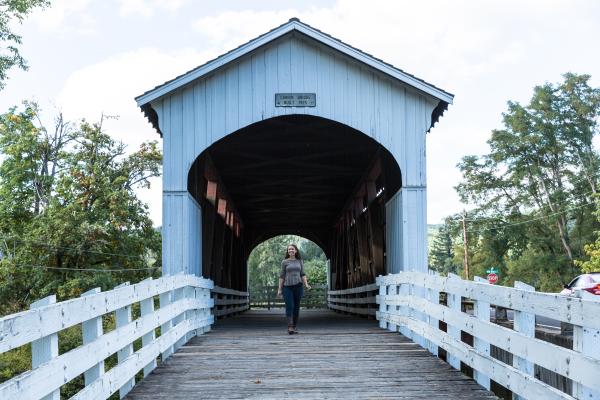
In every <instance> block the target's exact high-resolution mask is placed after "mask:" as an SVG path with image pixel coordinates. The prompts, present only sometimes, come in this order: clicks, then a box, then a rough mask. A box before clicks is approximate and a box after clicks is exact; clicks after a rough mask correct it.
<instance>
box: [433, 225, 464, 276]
mask: <svg viewBox="0 0 600 400" xmlns="http://www.w3.org/2000/svg"><path fill="white" fill-rule="evenodd" d="M459 265H460V264H459ZM459 265H456V264H455V262H454V243H453V240H452V235H451V232H450V227H449V226H448V224H447V223H444V224H443V225H442V226H440V228H439V230H438V231H437V233H436V234H435V236H434V238H433V243H432V245H431V250H430V251H429V268H430V269H432V270H434V271H437V272H440V273H443V274H447V273H448V272H451V273H454V274H456V273H458V270H459V269H460V266H459Z"/></svg>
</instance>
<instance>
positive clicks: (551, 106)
mask: <svg viewBox="0 0 600 400" xmlns="http://www.w3.org/2000/svg"><path fill="white" fill-rule="evenodd" d="M590 78H591V77H590V76H589V75H577V74H571V73H569V74H565V75H564V76H563V81H562V82H559V83H556V84H551V83H546V84H543V85H541V86H537V87H535V88H534V91H533V95H532V97H531V100H530V101H529V103H528V104H525V105H523V104H519V103H518V102H513V101H509V102H508V106H507V110H506V111H505V112H504V114H503V126H502V127H501V128H499V129H496V130H494V131H492V132H491V136H490V139H489V140H488V144H489V149H490V151H489V152H488V153H487V154H483V155H467V156H465V157H463V159H462V160H461V162H460V163H459V164H458V166H457V167H458V168H459V169H460V171H461V173H462V180H461V182H459V183H458V185H457V186H456V190H457V192H458V194H459V196H460V198H461V200H462V201H463V203H465V204H467V205H468V207H469V212H468V213H467V214H466V216H465V215H464V214H463V213H462V212H457V213H456V214H454V215H450V216H448V217H447V218H446V220H445V223H444V224H443V225H442V226H441V227H440V228H439V230H438V232H437V234H436V235H435V237H434V239H433V243H432V245H431V247H430V254H429V264H430V268H432V269H434V270H437V271H439V272H441V273H448V272H452V273H456V274H460V275H462V276H464V275H465V270H464V265H465V264H464V255H465V250H464V249H465V247H466V248H467V254H468V260H469V266H470V268H469V277H470V278H472V277H473V275H479V276H485V275H486V271H487V270H488V269H490V268H492V267H494V268H496V269H497V270H499V272H500V282H499V283H500V284H506V285H510V284H512V282H514V281H515V280H520V281H524V282H527V283H529V284H531V285H534V286H535V287H536V288H537V289H538V290H542V291H558V290H559V289H560V288H561V286H562V284H564V283H567V282H568V281H569V280H571V278H573V277H575V276H576V275H578V274H580V273H581V272H582V271H592V270H596V271H597V270H600V239H599V236H598V231H599V230H600V222H599V220H598V217H600V213H599V211H600V204H599V203H598V197H597V196H598V175H599V172H600V171H599V168H600V157H599V154H598V150H597V149H596V147H595V145H597V143H598V142H597V141H598V137H599V133H600V131H599V129H598V118H599V117H600V88H594V87H592V86H591V85H590ZM463 220H464V225H463ZM465 231H466V233H467V246H465V243H464V237H465V235H464V233H465Z"/></svg>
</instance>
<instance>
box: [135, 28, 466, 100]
mask: <svg viewBox="0 0 600 400" xmlns="http://www.w3.org/2000/svg"><path fill="white" fill-rule="evenodd" d="M294 30H296V31H298V32H300V33H302V34H304V35H306V36H308V37H310V38H312V39H314V40H316V41H318V42H320V43H323V44H325V45H327V46H329V47H331V48H333V49H335V50H337V51H339V52H341V53H343V54H346V55H347V56H349V57H352V58H354V59H355V60H358V61H360V62H362V63H363V64H366V65H369V66H371V67H372V68H375V69H377V70H379V71H381V72H383V73H385V74H386V75H388V76H391V77H393V78H395V79H397V80H399V81H401V82H403V83H405V84H408V85H410V86H412V87H414V88H415V89H418V90H420V91H422V92H424V93H426V94H428V95H430V96H432V97H435V98H437V99H439V100H441V101H443V102H446V103H448V104H452V102H453V99H454V95H453V94H451V93H448V92H445V91H444V90H442V89H439V88H437V87H435V86H433V85H431V84H429V83H427V82H425V81H423V80H421V79H419V78H416V77H415V76H412V75H410V74H408V73H406V72H404V71H402V70H400V69H398V68H396V67H394V66H392V65H390V64H387V63H385V62H384V61H382V60H379V59H377V58H375V57H373V56H371V55H370V54H367V53H365V52H363V51H361V50H359V49H357V48H354V47H352V46H350V45H348V44H346V43H344V42H342V41H341V40H339V39H336V38H334V37H333V36H330V35H328V34H326V33H324V32H321V31H320V30H318V29H315V28H313V27H311V26H309V25H306V24H304V23H302V22H300V20H298V19H297V18H292V19H290V20H289V22H287V23H285V24H283V25H280V26H279V27H277V28H274V29H273V30H271V31H269V32H267V33H265V34H263V35H261V36H259V37H257V38H255V39H253V40H251V41H249V42H247V43H246V44H243V45H241V46H240V47H238V48H236V49H234V50H231V51H229V52H227V53H225V54H223V55H221V56H219V57H217V58H215V59H214V60H212V61H209V62H207V63H206V64H204V65H201V66H199V67H197V68H195V69H193V70H191V71H189V72H187V73H184V74H183V75H180V76H178V77H176V78H174V79H173V80H171V81H167V82H166V83H164V84H162V85H160V86H157V87H156V88H154V89H151V90H149V91H147V92H146V93H144V94H142V95H140V96H138V97H136V98H135V101H136V102H137V105H138V106H139V107H142V106H144V105H145V104H148V103H150V102H152V101H154V100H156V99H158V98H160V97H162V96H164V95H166V94H167V93H169V92H172V91H174V90H177V89H179V88H180V87H182V86H184V85H186V84H188V83H190V82H192V81H194V80H196V79H198V78H200V77H202V76H204V75H206V74H208V73H210V72H212V71H214V70H216V69H217V68H219V67H222V66H224V65H226V64H228V63H230V62H232V61H234V60H235V59H237V58H240V57H242V56H244V55H246V54H248V53H250V52H251V51H253V50H255V49H257V48H259V47H261V46H263V45H265V44H267V43H269V42H271V41H273V40H275V39H277V38H279V37H281V36H283V35H285V34H287V33H289V32H291V31H294Z"/></svg>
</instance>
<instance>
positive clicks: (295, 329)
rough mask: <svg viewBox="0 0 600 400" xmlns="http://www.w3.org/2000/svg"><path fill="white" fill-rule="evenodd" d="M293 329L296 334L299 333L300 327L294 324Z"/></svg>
mask: <svg viewBox="0 0 600 400" xmlns="http://www.w3.org/2000/svg"><path fill="white" fill-rule="evenodd" d="M292 330H293V331H294V333H295V334H298V333H299V332H298V328H297V327H296V326H293V327H292Z"/></svg>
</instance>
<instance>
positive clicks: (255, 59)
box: [137, 21, 452, 274]
mask: <svg viewBox="0 0 600 400" xmlns="http://www.w3.org/2000/svg"><path fill="white" fill-rule="evenodd" d="M282 93H311V94H314V95H315V98H316V101H315V104H314V106H305V107H281V106H278V105H277V104H276V101H275V97H276V94H282ZM137 101H138V104H139V105H140V106H141V107H142V109H143V110H144V112H145V113H146V115H147V116H149V118H150V120H151V121H152V122H153V123H154V124H155V127H157V129H158V130H159V131H160V132H161V133H162V134H163V139H164V143H163V144H164V147H163V149H164V161H163V166H164V169H163V270H164V273H165V274H171V273H175V272H177V271H186V272H189V273H196V274H200V265H199V264H200V263H199V260H200V259H201V257H202V256H201V255H202V254H203V250H202V248H198V247H199V246H198V243H201V242H202V240H203V239H202V237H203V234H202V232H201V231H202V229H204V228H202V226H204V224H203V222H202V221H203V220H204V217H203V216H202V207H201V205H200V204H199V203H198V201H199V199H198V198H197V197H196V198H194V196H192V195H191V194H190V192H188V189H189V187H188V177H189V174H190V170H191V168H192V166H193V165H194V162H195V161H196V160H197V159H198V157H199V156H200V155H201V154H203V153H204V152H205V150H209V148H211V146H212V145H213V144H215V143H217V142H218V141H220V140H224V139H225V138H226V137H228V136H230V135H232V134H233V133H235V132H239V131H240V130H242V129H244V128H246V127H249V126H252V125H254V124H257V123H263V122H265V121H268V120H272V119H275V118H278V117H287V116H293V115H295V116H301V117H317V118H318V119H324V120H330V121H334V122H335V123H338V124H341V125H343V126H347V127H349V128H350V129H349V130H355V131H358V133H360V134H364V135H365V136H366V137H370V138H372V139H373V140H374V141H375V142H376V143H378V144H380V145H381V146H383V147H384V149H385V150H387V151H388V152H389V153H390V155H391V157H393V160H394V161H395V163H396V164H397V166H398V167H399V170H400V174H399V175H400V176H401V183H400V185H399V186H401V188H402V189H401V190H400V191H398V192H397V193H396V194H394V193H392V192H390V193H387V192H386V199H387V200H386V201H387V203H386V205H385V208H386V212H385V219H386V223H385V230H386V233H385V241H386V245H385V248H386V249H387V250H386V257H387V258H386V260H387V261H386V264H387V270H388V271H390V272H392V271H393V272H397V271H400V270H403V269H405V268H409V269H417V270H424V269H426V268H427V248H426V244H425V243H426V238H427V229H426V162H425V161H426V160H425V153H426V152H425V135H426V132H427V131H428V130H429V129H430V128H431V126H432V124H433V123H434V122H435V121H436V120H437V118H438V117H439V116H440V115H441V112H443V110H445V108H446V107H447V105H448V103H449V102H451V101H452V95H450V94H448V93H446V92H444V91H442V90H441V89H438V88H435V87H434V86H432V85H429V84H427V83H426V82H424V81H421V80H418V79H417V78H415V77H413V76H411V75H408V74H406V73H404V72H403V71H400V70H397V69H395V68H393V67H391V66H390V65H388V64H386V63H384V62H383V61H381V60H377V59H375V58H373V57H371V56H369V55H367V54H365V53H362V52H360V51H359V50H357V49H354V48H352V47H351V46H348V45H346V44H344V43H342V42H340V41H338V40H336V39H333V38H331V37H330V36H328V35H326V34H324V33H322V32H319V31H317V30H315V29H313V28H311V27H308V26H307V25H304V24H301V23H299V22H298V21H291V22H289V23H288V24H285V25H282V26H281V27H279V28H277V29H275V30H274V31H271V32H269V33H268V34H266V35H263V36H261V37H259V38H258V39H256V40H255V41H252V42H249V43H247V44H246V45H243V46H241V47H240V48H238V49H236V50H233V51H232V52H230V53H227V54H226V55H225V56H223V57H220V58H218V59H216V60H214V61H212V62H209V63H208V64H206V65H205V66H201V67H199V68H198V69H196V70H194V71H191V72H190V73H188V74H185V75H182V76H181V77H178V78H176V79H174V80H173V81H171V82H168V83H166V84H164V85H162V86H159V87H157V88H155V89H153V90H151V91H149V92H147V93H146V94H144V95H142V96H140V97H138V99H137ZM317 133H318V134H319V135H322V136H327V135H329V134H331V132H328V131H327V129H321V130H319V132H317ZM282 137H283V136H282ZM276 138H277V136H274V138H273V140H274V141H276ZM250 140H251V139H250ZM281 140H285V139H281ZM319 140H322V139H321V138H319ZM338 140H339V139H338ZM305 145H309V144H308V143H307V144H305ZM358 183H359V182H358V178H357V184H358ZM226 186H227V185H225V187H226ZM350 186H352V185H350ZM396 187H398V186H396ZM351 190H352V187H348V191H349V193H348V196H350V195H351V193H350V191H351ZM234 197H235V196H234ZM349 201H350V199H349ZM230 203H233V204H235V199H233V201H232V202H229V203H228V204H230ZM339 207H340V212H342V211H343V210H342V209H343V208H344V205H343V204H340V205H339ZM225 215H226V216H225V217H224V218H225V220H226V221H228V223H231V220H230V219H229V217H227V215H229V214H227V212H225ZM241 219H242V221H243V219H244V218H243V215H242V216H241ZM236 221H237V219H236ZM234 225H235V224H234ZM383 225H384V224H382V226H383ZM236 229H237V228H236ZM206 235H208V234H206ZM211 237H212V236H211ZM211 240H212V239H211ZM208 242H210V240H209V241H208ZM211 246H214V244H213V245H211ZM380 248H383V246H380ZM204 253H205V254H208V251H206V252H204ZM204 264H206V263H204Z"/></svg>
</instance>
